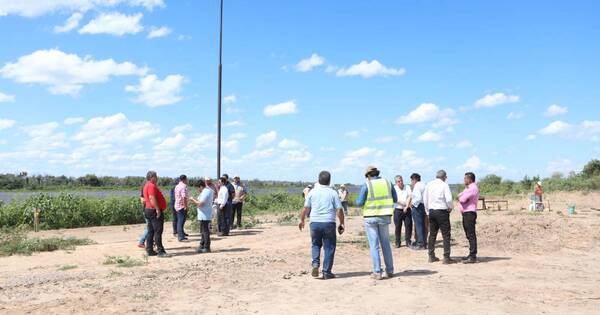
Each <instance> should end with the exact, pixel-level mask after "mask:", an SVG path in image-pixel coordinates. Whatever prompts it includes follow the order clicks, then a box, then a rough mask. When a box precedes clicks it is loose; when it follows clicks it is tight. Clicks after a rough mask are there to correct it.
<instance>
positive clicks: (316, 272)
mask: <svg viewBox="0 0 600 315" xmlns="http://www.w3.org/2000/svg"><path fill="white" fill-rule="evenodd" d="M310 275H311V276H313V278H318V277H319V267H312V272H311V273H310Z"/></svg>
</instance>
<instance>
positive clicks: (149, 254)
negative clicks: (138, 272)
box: [146, 251, 158, 256]
mask: <svg viewBox="0 0 600 315" xmlns="http://www.w3.org/2000/svg"><path fill="white" fill-rule="evenodd" d="M146 255H148V256H156V255H158V253H156V252H155V251H151V252H146Z"/></svg>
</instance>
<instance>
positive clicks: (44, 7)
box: [0, 0, 165, 17]
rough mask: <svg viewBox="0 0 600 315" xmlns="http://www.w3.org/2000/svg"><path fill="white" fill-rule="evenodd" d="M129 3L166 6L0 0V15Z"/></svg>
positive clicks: (158, 0)
mask: <svg viewBox="0 0 600 315" xmlns="http://www.w3.org/2000/svg"><path fill="white" fill-rule="evenodd" d="M119 4H127V5H129V6H132V7H144V8H146V9H147V10H150V11H151V10H153V9H154V8H155V7H164V6H165V4H164V1H163V0H51V1H40V0H18V1H15V0H0V16H5V15H20V16H24V17H37V16H41V15H45V14H49V13H54V12H66V13H71V12H86V11H89V10H94V9H98V10H100V9H105V8H110V7H115V6H117V5H119Z"/></svg>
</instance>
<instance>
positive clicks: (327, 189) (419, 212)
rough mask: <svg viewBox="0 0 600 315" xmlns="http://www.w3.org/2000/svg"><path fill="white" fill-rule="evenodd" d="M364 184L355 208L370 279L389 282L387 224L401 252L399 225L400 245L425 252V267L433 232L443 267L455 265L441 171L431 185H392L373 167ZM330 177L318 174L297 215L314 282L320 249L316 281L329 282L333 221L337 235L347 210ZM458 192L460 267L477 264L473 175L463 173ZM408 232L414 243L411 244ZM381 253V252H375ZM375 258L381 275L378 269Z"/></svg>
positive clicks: (417, 180)
mask: <svg viewBox="0 0 600 315" xmlns="http://www.w3.org/2000/svg"><path fill="white" fill-rule="evenodd" d="M364 175H365V178H366V180H365V183H364V184H363V185H362V186H361V187H360V192H359V194H358V197H357V199H356V205H357V206H359V207H361V208H362V216H363V220H364V227H365V232H366V235H367V239H368V242H369V248H370V254H371V260H372V264H373V267H372V271H373V272H372V276H373V278H374V279H377V280H381V279H385V278H390V277H393V275H394V260H393V257H392V248H391V244H390V239H389V225H390V224H391V222H392V219H393V221H394V224H395V245H396V247H398V248H399V247H401V243H402V238H401V231H402V225H404V241H405V243H406V246H407V247H409V248H411V249H413V250H427V252H428V256H429V262H430V263H434V262H437V261H440V259H439V258H438V257H436V255H435V243H436V240H437V235H438V232H440V231H441V234H442V239H443V248H444V253H443V263H444V264H452V263H455V262H456V261H455V260H454V259H452V258H451V257H450V236H451V224H450V213H451V212H452V211H453V210H454V208H455V207H454V202H453V199H452V193H451V191H450V186H449V185H448V183H447V182H446V180H447V175H446V172H445V171H444V170H440V171H438V172H437V173H436V178H435V180H433V181H431V182H429V183H427V185H425V184H423V183H422V182H421V176H420V175H419V174H417V173H414V174H412V175H411V176H410V179H411V184H410V185H405V184H404V181H403V178H402V176H400V175H398V176H396V177H395V183H391V182H389V181H388V180H387V179H385V178H383V177H381V174H380V171H379V170H378V169H377V167H375V166H368V167H367V169H366V171H365V174H364ZM330 184H331V174H330V173H329V172H327V171H322V172H321V173H320V174H319V179H318V182H317V183H316V184H315V185H314V187H311V189H310V190H309V191H307V192H306V195H305V202H304V207H303V209H302V212H301V214H300V222H299V224H298V227H299V228H300V230H302V229H303V228H304V227H305V224H306V221H305V220H306V218H307V217H310V232H311V233H310V235H311V242H312V247H311V249H312V250H311V252H312V272H311V274H312V276H313V277H319V268H320V261H321V259H320V254H321V249H323V252H324V258H323V268H322V272H321V274H322V278H323V279H331V278H334V277H335V275H334V274H333V273H332V267H333V261H334V257H335V249H336V217H337V219H338V220H339V225H338V227H337V233H338V234H340V235H341V234H343V233H344V231H345V215H347V206H346V207H344V206H343V204H342V203H343V202H342V198H343V197H345V198H346V204H347V196H348V193H347V190H346V189H345V187H344V188H340V190H339V191H337V192H336V191H335V190H334V189H333V188H332V187H331V186H330ZM464 184H465V188H464V190H463V191H462V192H461V193H460V194H459V195H458V209H459V210H460V211H461V213H462V223H463V229H464V232H465V235H466V237H467V240H468V242H469V254H468V255H467V256H466V257H464V258H463V262H464V263H468V264H470V263H476V262H477V236H476V230H475V225H476V222H477V202H478V200H479V190H478V188H477V184H476V182H475V174H474V173H472V172H468V173H465V176H464ZM413 226H414V227H415V231H416V233H415V234H416V236H415V241H414V242H413V241H412V235H413ZM380 249H381V250H380ZM380 252H381V254H382V255H383V262H384V265H385V269H383V268H382V264H381V255H380Z"/></svg>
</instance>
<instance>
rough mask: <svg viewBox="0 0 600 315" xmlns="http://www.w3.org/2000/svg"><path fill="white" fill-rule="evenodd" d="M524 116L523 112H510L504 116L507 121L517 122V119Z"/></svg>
mask: <svg viewBox="0 0 600 315" xmlns="http://www.w3.org/2000/svg"><path fill="white" fill-rule="evenodd" d="M524 116H525V114H524V113H523V112H510V113H508V115H507V116H506V119H509V120H518V119H521V118H523V117H524Z"/></svg>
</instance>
